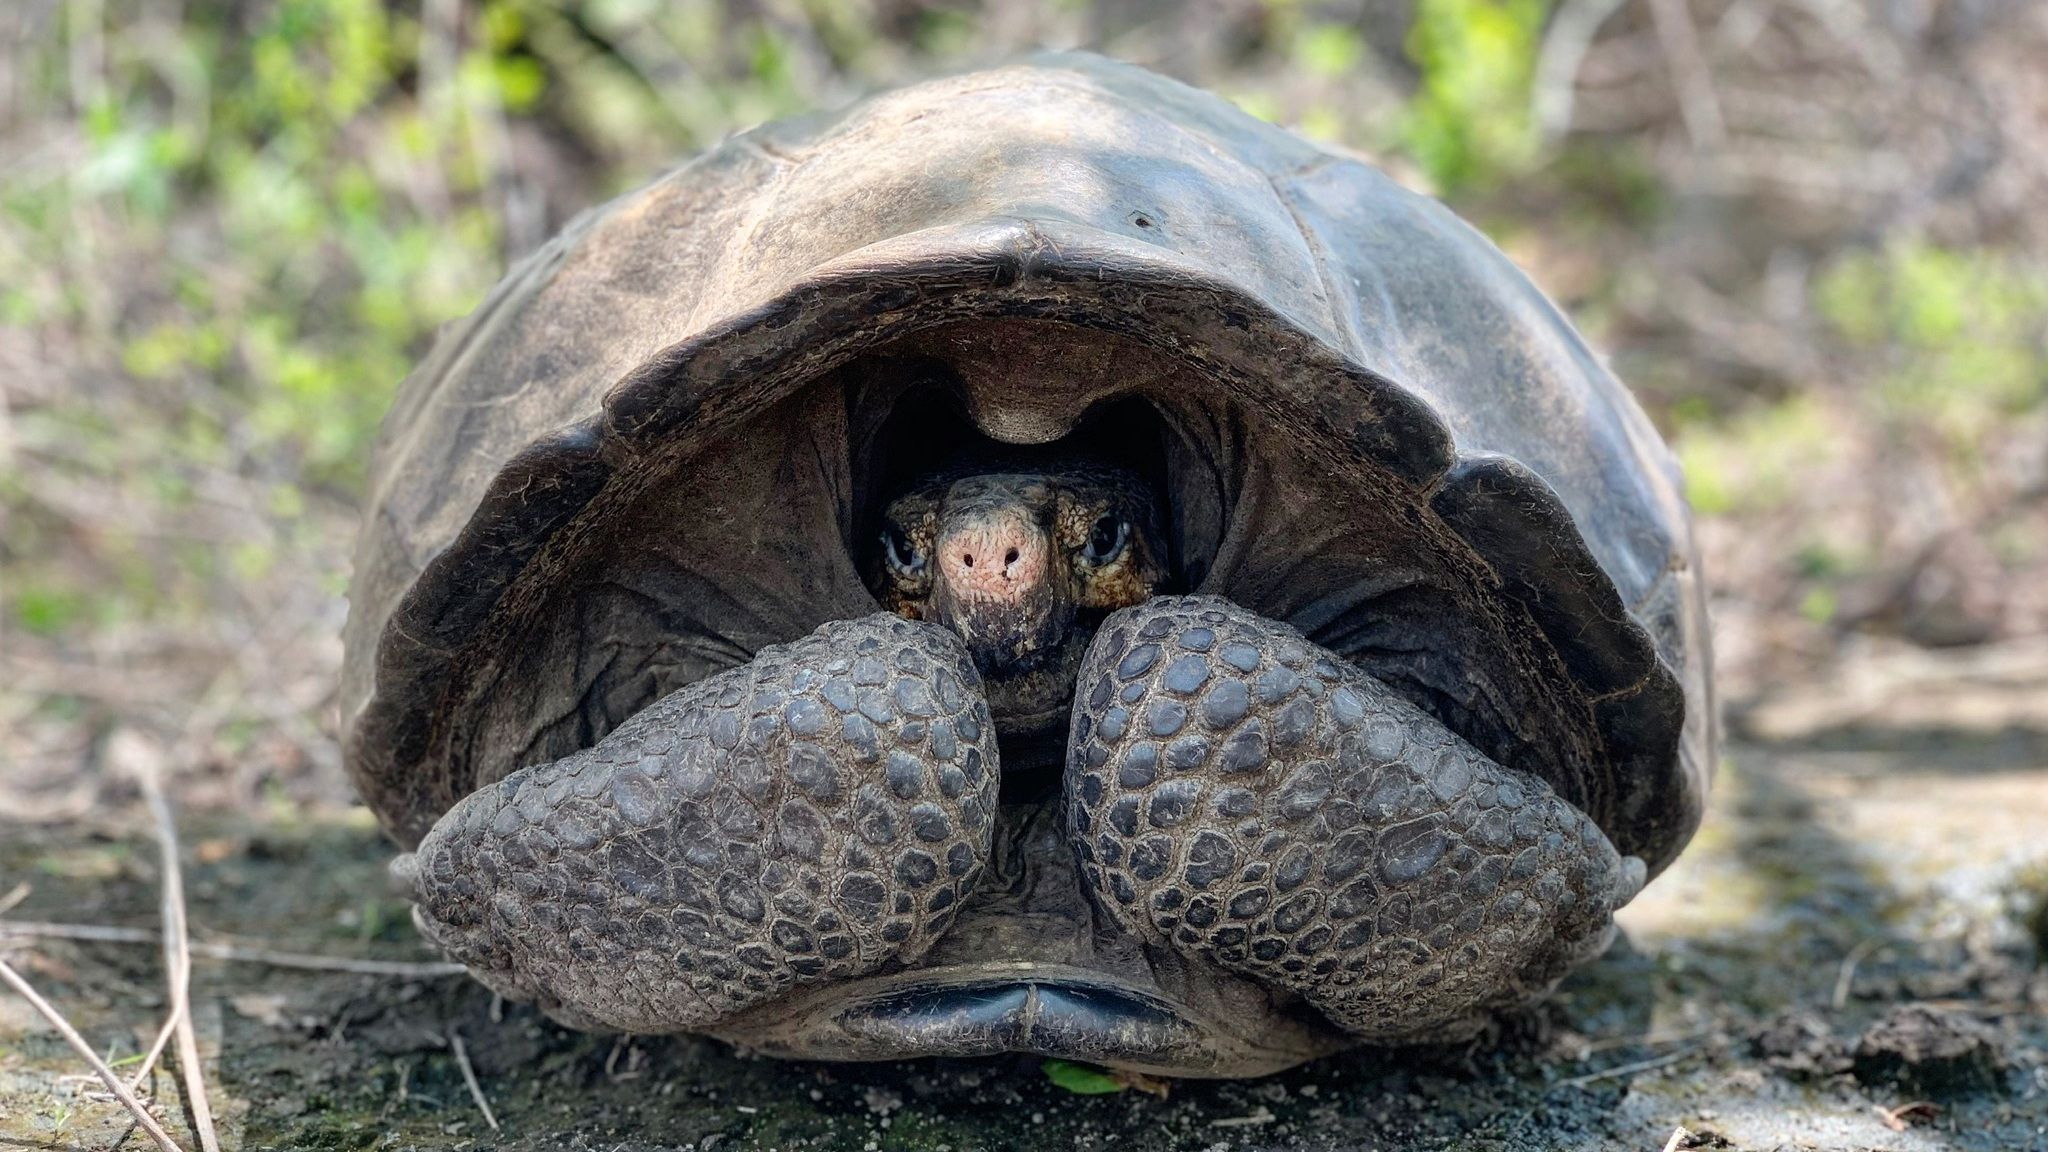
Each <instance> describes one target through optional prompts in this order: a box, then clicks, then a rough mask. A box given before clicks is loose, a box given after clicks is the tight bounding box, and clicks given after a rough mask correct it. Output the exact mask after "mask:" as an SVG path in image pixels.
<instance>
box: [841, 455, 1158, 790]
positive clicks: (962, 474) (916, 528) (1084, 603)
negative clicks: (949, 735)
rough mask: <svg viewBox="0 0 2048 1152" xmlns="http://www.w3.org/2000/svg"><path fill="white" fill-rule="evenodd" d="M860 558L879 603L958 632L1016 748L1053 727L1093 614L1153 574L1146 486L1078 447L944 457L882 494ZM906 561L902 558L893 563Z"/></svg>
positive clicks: (1000, 727) (1131, 596) (1119, 601)
mask: <svg viewBox="0 0 2048 1152" xmlns="http://www.w3.org/2000/svg"><path fill="white" fill-rule="evenodd" d="M884 521H885V525H884V533H885V535H886V534H887V533H888V532H892V531H894V532H900V536H899V537H898V538H897V539H898V542H899V543H898V547H902V546H905V545H907V547H908V550H909V551H910V552H912V553H914V555H912V556H896V557H895V559H896V561H897V563H894V564H893V565H892V560H891V553H889V552H888V551H887V549H888V548H889V547H890V545H889V544H888V543H887V542H886V540H884V541H883V542H882V543H881V544H880V545H879V547H880V548H881V549H882V551H881V552H879V553H878V554H877V555H876V556H875V557H873V558H872V559H871V561H870V562H869V563H868V564H867V566H866V567H867V569H868V571H869V572H870V574H871V576H870V579H871V585H872V586H873V587H874V588H875V590H876V592H877V595H878V596H879V597H880V598H881V599H882V601H883V602H884V604H885V605H886V606H887V607H888V608H889V609H890V610H891V611H894V612H897V613H899V614H901V615H903V616H906V617H909V618H911V619H922V620H928V621H930V622H931V623H934V624H937V625H939V626H941V627H943V628H946V629H948V630H950V631H952V632H954V633H956V634H957V635H959V636H960V638H961V639H962V640H963V641H965V642H966V644H967V648H968V651H969V653H970V654H971V655H972V656H973V658H974V663H975V667H976V669H977V670H978V671H979V672H980V673H981V676H982V683H983V687H984V689H985V691H986V693H987V696H988V701H989V708H990V711H991V713H992V714H993V715H994V718H995V722H996V730H997V732H998V733H999V734H1001V735H1002V736H1003V737H1004V739H1005V743H1006V744H1011V743H1013V742H1014V743H1015V746H1016V747H1017V748H1018V749H1019V750H1020V751H1021V750H1023V749H1025V748H1028V747H1033V746H1036V745H1038V744H1041V743H1045V742H1047V741H1050V740H1053V739H1055V738H1056V737H1057V736H1058V735H1060V734H1062V733H1063V732H1064V729H1065V727H1066V723H1067V719H1068V715H1069V712H1070V709H1071V706H1072V703H1073V695H1074V683H1075V677H1076V675H1077V674H1078V672H1079V669H1080V666H1081V662H1082V659H1083V657H1084V656H1085V655H1086V653H1087V648H1088V642H1089V640H1090V639H1092V638H1093V636H1094V634H1095V629H1096V626H1097V625H1098V624H1100V623H1101V621H1102V618H1103V617H1104V616H1106V615H1108V613H1110V612H1112V611H1114V610H1116V609H1117V608H1122V607H1126V606H1128V605H1131V604H1136V603H1139V602H1141V601H1143V600H1145V599H1147V598H1149V597H1150V596H1152V595H1155V594H1157V593H1158V592H1160V591H1162V590H1163V588H1164V585H1165V583H1166V578H1167V567H1166V559H1165V555H1166V549H1165V546H1164V543H1163V539H1162V534H1161V531H1160V527H1159V525H1160V521H1161V518H1160V513H1159V499H1158V495H1157V493H1155V492H1154V491H1152V490H1151V488H1150V487H1149V486H1148V485H1146V484H1145V482H1144V481H1142V480H1141V479H1140V478H1139V477H1137V476H1136V475H1135V474H1133V473H1131V472H1129V471H1127V470H1124V469H1120V468H1115V467H1111V466H1107V465H1102V464H1098V463H1094V462H1091V461H1088V460H1073V459H1051V460H1044V461H1022V460H990V461H984V462H969V463H967V464H965V465H956V466H954V467H952V468H948V469H945V470H943V471H941V472H938V473H936V474H934V475H932V476H929V477H926V478H923V479H921V480H919V481H916V482H914V483H913V484H912V485H910V486H909V488H908V489H907V490H906V491H905V492H903V493H902V494H900V495H898V496H897V497H896V498H895V499H893V500H891V501H890V502H889V504H888V506H887V508H886V510H885V513H884ZM904 560H911V561H914V563H915V570H914V571H911V570H910V568H909V566H908V565H905V564H903V563H901V561H904Z"/></svg>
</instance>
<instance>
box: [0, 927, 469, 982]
mask: <svg viewBox="0 0 2048 1152" xmlns="http://www.w3.org/2000/svg"><path fill="white" fill-rule="evenodd" d="M10 936H11V937H16V938H21V939H30V940H84V941H89V942H92V943H96V944H155V943H157V942H158V941H160V940H162V939H163V933H161V932H158V931H157V930H156V929H154V928H129V927H125V926H122V925H113V924H55V923H51V922H49V921H46V920H0V939H5V938H7V937H10ZM189 949H190V951H191V953H192V955H194V956H201V957H204V958H206V959H208V960H227V961H233V962H235V963H240V964H267V965H269V966H270V967H272V968H298V969H304V970H306V971H310V972H352V973H355V974H357V975H361V976H390V977H394V978H396V979H400V980H437V979H441V978H444V977H448V976H461V975H463V974H465V973H466V972H468V971H469V969H467V968H464V967H463V966H462V965H460V964H450V963H445V962H439V963H437V962H434V961H425V962H414V961H409V960H355V959H351V958H349V957H346V956H319V955H314V954H313V953H310V952H273V951H270V950H269V949H265V948H246V947H242V946H240V945H236V944H217V943H209V942H207V941H204V940H197V941H192V942H191V943H190V944H189Z"/></svg>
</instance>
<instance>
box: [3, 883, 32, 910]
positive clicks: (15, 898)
mask: <svg viewBox="0 0 2048 1152" xmlns="http://www.w3.org/2000/svg"><path fill="white" fill-rule="evenodd" d="M33 891H35V889H33V888H30V887H29V886H28V881H26V880H23V881H22V882H21V883H19V884H16V885H15V886H14V887H13V888H12V889H11V890H9V891H8V893H7V895H5V896H0V916H5V915H7V914H8V913H9V912H12V911H14V909H15V908H16V907H17V906H18V905H20V903H21V902H22V901H23V900H26V899H28V894H29V893H30V892H33Z"/></svg>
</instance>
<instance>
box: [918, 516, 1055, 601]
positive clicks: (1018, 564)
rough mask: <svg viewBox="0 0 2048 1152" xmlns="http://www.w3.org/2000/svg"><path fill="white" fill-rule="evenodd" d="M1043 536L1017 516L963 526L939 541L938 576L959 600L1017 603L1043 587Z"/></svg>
mask: <svg viewBox="0 0 2048 1152" xmlns="http://www.w3.org/2000/svg"><path fill="white" fill-rule="evenodd" d="M1048 551H1049V548H1048V545H1047V542H1046V537H1045V532H1044V530H1043V529H1041V528H1039V527H1038V526H1037V525H1035V524H1032V523H1030V522H1028V521H1026V520H1025V519H1024V518H1023V517H1022V516H998V517H990V518H988V519H985V520H980V521H977V522H975V523H970V524H964V525H961V526H960V527H959V528H956V529H955V530H954V531H952V532H949V533H947V534H946V537H945V538H944V539H943V540H941V541H940V542H939V546H938V553H939V577H940V579H942V580H943V581H945V583H946V585H947V587H948V589H949V590H950V591H951V592H952V593H953V595H954V596H955V597H956V598H958V599H960V600H962V601H982V602H987V603H992V604H1018V603H1022V602H1023V601H1025V600H1027V599H1030V598H1031V597H1032V596H1033V595H1034V593H1035V592H1036V591H1037V590H1038V588H1039V587H1040V586H1041V585H1043V584H1044V583H1045V578H1046V560H1047V552H1048Z"/></svg>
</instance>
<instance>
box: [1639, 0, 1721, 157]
mask: <svg viewBox="0 0 2048 1152" xmlns="http://www.w3.org/2000/svg"><path fill="white" fill-rule="evenodd" d="M1650 17H1651V22H1652V23H1653V24H1655V25H1656V28H1657V42H1658V43H1659V44H1660V45H1662V46H1663V49H1664V56H1665V59H1666V60H1668V61H1669V62H1670V64H1671V75H1672V79H1673V80H1674V81H1675V82H1676V83H1677V85H1678V115H1679V118H1680V119H1681V120H1683V121H1685V134H1686V135H1687V136H1690V137H1691V138H1692V143H1693V147H1695V148H1699V149H1702V150H1705V151H1709V152H1712V151H1719V150H1720V148H1721V147H1722V145H1724V144H1726V143H1727V142H1728V128H1727V123H1726V121H1725V120H1723V119H1722V116H1721V100H1720V97H1719V96H1717V95H1716V94H1715V92H1714V77H1713V73H1712V71H1711V70H1710V69H1709V67H1708V65H1707V61H1706V58H1705V57H1704V56H1702V55H1701V54H1700V38H1699V30H1698V29H1697V28H1695V27H1693V23H1692V12H1691V11H1689V10H1688V9H1687V8H1686V6H1685V0H1650Z"/></svg>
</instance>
